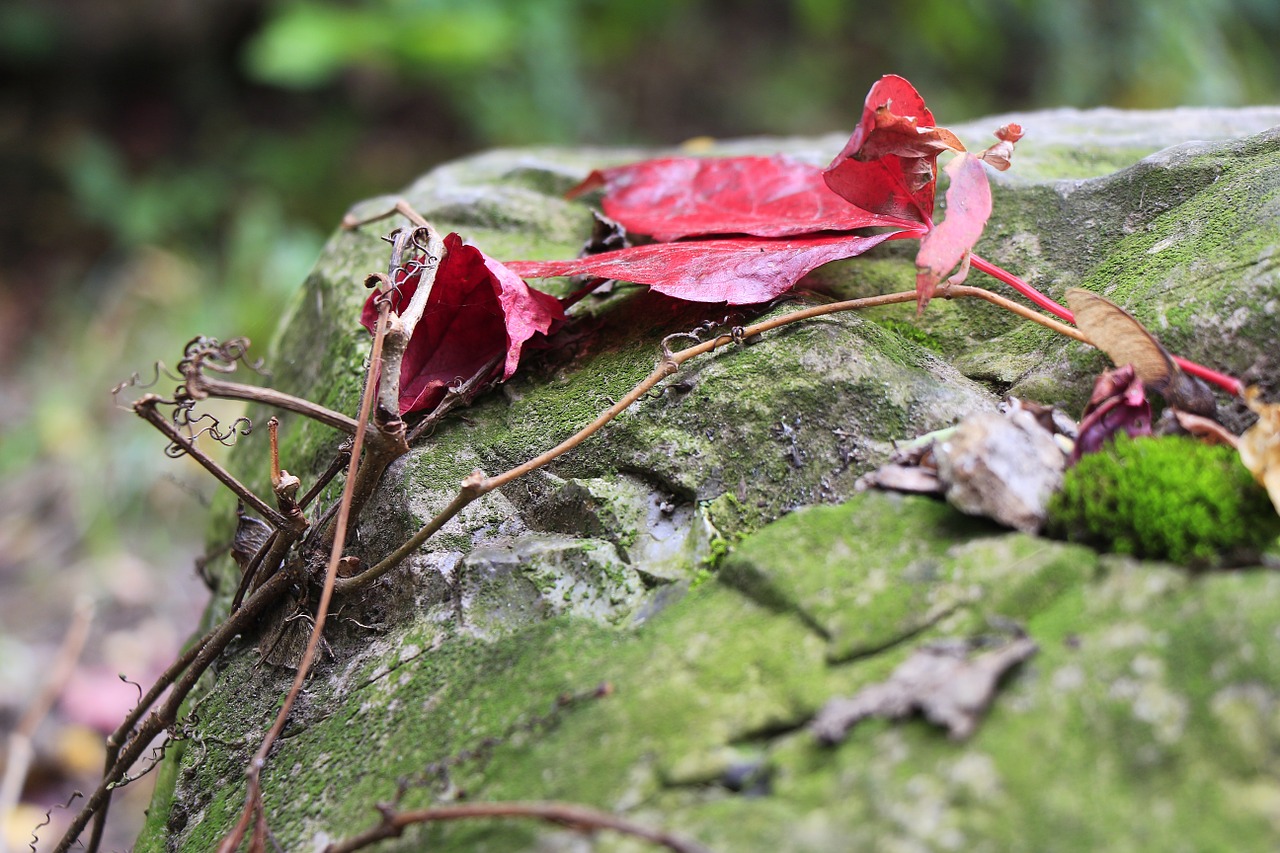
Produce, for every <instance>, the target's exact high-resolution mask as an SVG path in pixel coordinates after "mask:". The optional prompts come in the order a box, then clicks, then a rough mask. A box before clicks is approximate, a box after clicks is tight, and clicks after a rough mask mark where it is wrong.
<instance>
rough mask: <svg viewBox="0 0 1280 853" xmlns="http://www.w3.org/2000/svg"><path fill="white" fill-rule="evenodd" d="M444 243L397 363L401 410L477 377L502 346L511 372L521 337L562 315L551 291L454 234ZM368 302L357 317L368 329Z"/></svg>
mask: <svg viewBox="0 0 1280 853" xmlns="http://www.w3.org/2000/svg"><path fill="white" fill-rule="evenodd" d="M444 246H445V256H444V259H443V260H442V261H441V262H440V268H439V269H438V270H437V271H436V279H435V283H434V284H433V285H432V287H431V294H430V296H428V298H427V307H426V310H425V311H424V312H423V315H422V320H421V321H420V322H419V323H418V326H417V328H416V329H415V330H414V333H413V337H412V338H410V340H409V347H408V349H407V350H406V351H405V354H404V361H403V363H402V365H401V369H400V413H401V414H406V413H408V412H414V411H420V410H423V409H430V408H431V407H433V406H434V405H435V404H436V403H438V402H439V401H440V398H441V397H443V396H444V393H445V390H446V389H447V388H448V387H449V386H450V385H451V384H453V383H455V382H457V381H459V380H461V379H468V378H470V377H471V376H473V375H475V374H476V373H477V372H478V371H479V370H480V369H481V368H483V367H484V365H485V364H486V363H488V362H489V361H490V360H491V359H493V358H494V356H497V355H499V354H501V353H504V352H505V353H506V360H505V362H504V365H503V372H502V378H503V379H507V378H509V377H510V376H511V374H512V373H514V372H515V369H516V366H517V365H518V364H519V361H520V351H521V348H522V347H523V346H524V344H525V342H526V341H528V340H529V339H530V338H532V337H533V336H534V335H536V334H539V333H541V334H549V333H550V332H551V331H552V330H553V329H554V328H555V327H557V326H558V325H559V324H560V323H561V322H563V321H564V311H563V310H562V309H561V307H560V302H559V301H558V300H557V299H556V298H555V297H553V296H550V295H548V294H546V293H541V292H539V291H537V290H533V289H532V288H530V287H529V286H528V285H526V284H525V283H524V282H523V281H521V280H520V278H519V277H518V276H517V275H516V274H515V273H513V272H512V271H511V270H510V269H508V268H506V267H504V266H503V265H502V264H500V263H498V262H497V261H495V260H493V259H492V258H489V257H487V256H486V255H485V254H484V253H483V252H481V251H480V250H479V249H477V248H476V247H475V246H471V245H468V244H466V243H463V242H462V238H461V237H459V236H458V235H457V234H450V235H448V236H447V237H445V238H444ZM419 275H420V274H419V273H417V272H415V273H413V274H411V275H410V276H409V277H408V278H407V279H406V280H405V281H404V282H402V283H400V285H399V288H398V289H399V291H400V298H399V304H400V305H405V304H407V303H408V301H409V300H410V299H411V298H412V297H413V294H414V292H415V291H416V290H417V288H418V280H419ZM373 301H374V297H373V296H372V295H371V296H370V297H369V299H368V300H367V301H366V302H365V306H364V312H363V314H362V315H361V317H360V322H361V323H362V324H363V325H364V327H365V328H367V329H369V330H370V331H372V330H373V325H374V323H375V322H376V320H377V309H376V308H375V307H374V304H373Z"/></svg>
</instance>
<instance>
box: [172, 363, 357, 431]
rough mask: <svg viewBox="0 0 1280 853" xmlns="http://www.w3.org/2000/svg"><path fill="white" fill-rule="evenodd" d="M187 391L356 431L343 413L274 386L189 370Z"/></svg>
mask: <svg viewBox="0 0 1280 853" xmlns="http://www.w3.org/2000/svg"><path fill="white" fill-rule="evenodd" d="M187 391H188V392H189V393H190V394H191V396H192V398H193V399H196V400H199V399H202V398H203V397H222V398H224V399H228V400H245V401H247V402H250V403H261V404H263V405H264V406H274V407H275V408H277V409H284V410H285V411H287V412H296V413H297V414H299V415H304V416H306V417H308V418H311V419H312V420H315V421H319V422H320V423H322V424H325V425H326V426H331V427H333V428H334V429H336V430H338V431H340V432H344V433H346V434H347V435H352V434H354V433H355V431H356V422H355V421H353V420H352V419H351V418H349V417H347V416H346V415H344V414H341V413H339V412H335V411H333V410H332V409H326V408H325V407H324V406H320V405H317V404H316V403H313V402H311V401H310V400H304V399H302V398H301V397H295V396H293V395H292V394H286V393H284V392H283V391H277V390H275V389H274V388H264V387H262V386H261V385H246V384H244V383H242V382H227V381H226V380H223V379H214V378H212V377H209V376H206V375H204V374H203V373H197V372H194V371H193V372H191V374H190V375H188V376H187Z"/></svg>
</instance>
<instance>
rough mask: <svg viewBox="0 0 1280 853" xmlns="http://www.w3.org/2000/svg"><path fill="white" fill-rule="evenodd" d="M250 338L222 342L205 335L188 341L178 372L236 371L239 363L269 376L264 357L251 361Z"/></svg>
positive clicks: (188, 374)
mask: <svg viewBox="0 0 1280 853" xmlns="http://www.w3.org/2000/svg"><path fill="white" fill-rule="evenodd" d="M248 352H249V339H248V338H232V339H231V340H229V341H227V342H226V343H220V342H219V341H218V339H217V338H207V337H204V336H203V335H201V336H198V337H195V338H192V339H191V340H189V341H187V345H186V346H185V347H183V350H182V360H181V361H179V362H178V372H179V373H181V374H182V375H183V376H190V375H191V373H193V372H199V371H201V370H205V369H208V370H213V371H216V372H218V373H234V372H235V370H236V368H237V365H244V367H246V368H247V369H249V370H252V371H253V372H254V373H257V374H258V375H260V376H267V375H268V373H267V371H266V370H264V369H263V361H262V359H258V360H257V361H249V358H248Z"/></svg>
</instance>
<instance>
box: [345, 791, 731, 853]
mask: <svg viewBox="0 0 1280 853" xmlns="http://www.w3.org/2000/svg"><path fill="white" fill-rule="evenodd" d="M378 811H379V812H381V814H382V822H381V823H379V824H378V825H377V826H375V827H373V828H372V829H369V830H366V831H365V832H362V833H360V834H359V835H355V836H352V837H351V838H348V839H347V840H346V841H342V842H339V843H337V844H330V845H329V846H328V847H326V848H325V853H352V851H355V850H361V849H363V848H365V847H368V846H369V845H371V844H374V843H376V842H378V841H383V840H385V839H388V838H399V837H400V836H401V835H402V834H403V833H404V831H405V829H407V828H408V827H410V826H413V825H414V824H418V823H439V822H441V821H447V820H474V819H476V818H521V819H525V820H541V821H545V822H547V823H555V824H559V825H560V826H563V827H565V828H566V829H572V830H574V831H576V832H584V833H591V832H599V831H601V830H608V831H610V832H618V833H621V834H623V835H629V836H631V837H633V838H639V839H642V840H644V841H648V842H650V843H652V844H656V845H658V846H660V847H665V848H667V849H668V850H672V851H675V853H709V851H708V850H707V848H706V847H703V846H702V845H701V844H698V843H697V842H696V841H690V840H688V839H685V838H681V837H680V836H678V835H675V834H673V833H670V832H665V831H663V830H658V829H653V828H651V827H647V826H644V825H643V824H639V823H636V822H634V821H630V820H627V819H626V818H622V817H618V816H617V815H614V814H610V813H608V812H603V811H599V810H597V809H592V808H588V807H586V806H580V805H575V804H573V803H554V802H550V803H544V802H532V803H516V802H511V803H460V804H457V805H449V806H434V807H432V808H426V809H417V810H414V811H405V812H397V811H395V810H394V809H392V808H391V807H390V806H379V807H378Z"/></svg>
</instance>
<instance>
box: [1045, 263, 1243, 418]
mask: <svg viewBox="0 0 1280 853" xmlns="http://www.w3.org/2000/svg"><path fill="white" fill-rule="evenodd" d="M1066 295H1067V305H1068V306H1070V308H1071V312H1072V313H1073V314H1074V315H1075V318H1076V327H1077V328H1078V329H1080V331H1082V332H1084V333H1085V334H1086V335H1088V336H1089V340H1090V341H1092V342H1093V345H1094V346H1096V347H1097V348H1098V349H1100V350H1102V351H1103V352H1105V353H1106V354H1107V357H1108V358H1110V359H1111V361H1112V362H1114V363H1115V365H1116V367H1123V366H1124V365H1126V364H1132V365H1133V368H1134V370H1135V371H1137V374H1138V378H1139V379H1141V380H1142V381H1143V382H1144V383H1145V384H1146V385H1147V387H1149V388H1150V389H1151V390H1153V391H1155V392H1157V393H1158V394H1160V396H1162V397H1164V399H1165V402H1167V403H1168V404H1169V405H1170V406H1175V407H1177V408H1179V409H1182V410H1184V411H1188V412H1194V413H1195V414H1197V415H1204V416H1205V417H1212V416H1213V415H1214V414H1215V413H1216V412H1217V410H1218V404H1217V402H1216V401H1215V400H1214V399H1213V393H1212V392H1211V391H1210V390H1209V388H1208V386H1206V385H1205V384H1204V383H1203V382H1201V381H1200V380H1198V379H1196V378H1195V377H1193V376H1188V375H1187V374H1186V373H1183V372H1182V368H1180V367H1178V365H1177V363H1176V362H1174V360H1173V356H1171V355H1169V351H1168V350H1166V349H1165V348H1164V347H1163V346H1161V345H1160V342H1159V341H1157V340H1156V339H1155V337H1154V336H1153V335H1152V334H1151V333H1150V332H1148V331H1147V329H1146V327H1145V326H1143V325H1142V324H1141V323H1139V322H1138V321H1137V319H1135V318H1134V316H1133V315H1132V314H1130V313H1129V312H1128V311H1126V310H1124V309H1123V308H1121V307H1120V306H1119V305H1117V304H1115V303H1114V302H1112V301H1111V300H1110V299H1107V298H1106V297H1104V296H1099V295H1098V294H1096V293H1093V292H1092V291H1088V290H1084V289H1083V288H1079V287H1073V288H1071V289H1070V290H1068V291H1067V294H1066Z"/></svg>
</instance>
